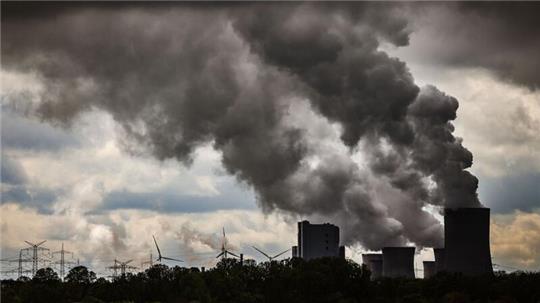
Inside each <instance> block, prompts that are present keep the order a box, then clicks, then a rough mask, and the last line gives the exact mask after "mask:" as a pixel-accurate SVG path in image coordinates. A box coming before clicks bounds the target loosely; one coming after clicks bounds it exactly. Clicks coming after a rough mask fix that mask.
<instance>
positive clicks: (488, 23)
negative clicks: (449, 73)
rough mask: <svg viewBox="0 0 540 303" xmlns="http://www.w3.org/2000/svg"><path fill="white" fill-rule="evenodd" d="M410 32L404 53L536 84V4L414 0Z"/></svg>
mask: <svg viewBox="0 0 540 303" xmlns="http://www.w3.org/2000/svg"><path fill="white" fill-rule="evenodd" d="M408 12H409V16H410V17H409V18H410V22H411V23H413V24H414V25H413V28H414V33H413V34H412V35H411V42H410V47H409V48H408V49H407V50H404V52H407V53H409V54H410V56H411V57H414V58H416V60H421V61H423V62H426V63H430V64H434V65H440V66H441V68H447V67H466V68H484V69H486V70H488V71H489V72H491V73H492V74H494V75H495V76H497V77H498V78H499V79H502V80H505V81H509V82H511V83H514V84H517V85H522V86H525V87H528V88H529V89H538V88H540V74H539V71H540V63H539V62H538V60H537V57H538V53H540V41H539V40H538V36H540V21H539V19H538V13H539V12H540V5H539V4H538V3H535V2H513V3H502V2H500V3H488V2H483V3H482V2H475V3H471V2H468V3H414V4H410V7H409V9H408Z"/></svg>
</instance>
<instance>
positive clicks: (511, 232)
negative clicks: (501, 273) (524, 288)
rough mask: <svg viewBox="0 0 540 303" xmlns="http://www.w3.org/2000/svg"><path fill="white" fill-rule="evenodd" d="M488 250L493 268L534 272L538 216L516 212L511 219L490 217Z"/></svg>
mask: <svg viewBox="0 0 540 303" xmlns="http://www.w3.org/2000/svg"><path fill="white" fill-rule="evenodd" d="M491 249H492V255H493V258H494V263H496V264H499V265H503V266H509V267H515V268H519V269H524V270H538V269H539V268H540V255H539V254H538V252H539V251H540V214H539V213H524V212H519V211H518V212H515V213H513V214H511V215H504V216H494V218H493V219H492V223H491ZM502 268H503V269H506V268H504V267H502Z"/></svg>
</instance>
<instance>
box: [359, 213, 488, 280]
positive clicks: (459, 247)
mask: <svg viewBox="0 0 540 303" xmlns="http://www.w3.org/2000/svg"><path fill="white" fill-rule="evenodd" d="M489 215H490V210H489V208H446V209H445V210H444V248H443V247H437V248H433V253H434V256H435V261H424V262H423V265H424V278H430V277H433V276H435V275H436V274H437V273H439V272H450V273H462V274H465V275H482V274H491V273H493V266H492V263H491V253H490V247H489ZM414 252H415V248H414V247H384V248H383V249H382V254H363V255H362V261H363V264H365V265H366V266H367V268H368V269H369V270H370V271H371V273H372V276H371V277H372V279H377V278H380V277H390V278H392V277H407V278H414V277H415V272H414ZM381 269H382V270H381Z"/></svg>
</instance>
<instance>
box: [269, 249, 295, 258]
mask: <svg viewBox="0 0 540 303" xmlns="http://www.w3.org/2000/svg"><path fill="white" fill-rule="evenodd" d="M289 250H291V249H290V248H289V249H287V250H285V251H283V252H280V253H279V254H277V255H275V256H273V257H272V259H275V258H277V257H279V256H281V255H282V254H284V253H286V252H288V251H289Z"/></svg>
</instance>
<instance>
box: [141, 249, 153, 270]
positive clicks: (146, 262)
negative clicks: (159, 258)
mask: <svg viewBox="0 0 540 303" xmlns="http://www.w3.org/2000/svg"><path fill="white" fill-rule="evenodd" d="M147 264H148V267H152V266H154V259H153V258H152V253H150V259H148V261H143V262H141V270H142V269H144V267H145V265H147Z"/></svg>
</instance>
